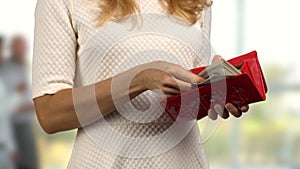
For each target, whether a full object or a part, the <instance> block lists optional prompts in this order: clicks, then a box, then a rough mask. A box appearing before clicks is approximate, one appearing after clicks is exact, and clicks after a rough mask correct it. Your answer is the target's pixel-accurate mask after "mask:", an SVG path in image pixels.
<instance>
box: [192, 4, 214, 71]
mask: <svg viewBox="0 0 300 169" xmlns="http://www.w3.org/2000/svg"><path fill="white" fill-rule="evenodd" d="M200 20H201V30H202V47H201V53H200V54H201V55H200V56H198V57H196V58H195V60H194V67H201V66H204V65H207V64H209V62H210V60H211V43H210V33H211V7H208V8H205V9H204V10H203V11H202V15H201V19H200Z"/></svg>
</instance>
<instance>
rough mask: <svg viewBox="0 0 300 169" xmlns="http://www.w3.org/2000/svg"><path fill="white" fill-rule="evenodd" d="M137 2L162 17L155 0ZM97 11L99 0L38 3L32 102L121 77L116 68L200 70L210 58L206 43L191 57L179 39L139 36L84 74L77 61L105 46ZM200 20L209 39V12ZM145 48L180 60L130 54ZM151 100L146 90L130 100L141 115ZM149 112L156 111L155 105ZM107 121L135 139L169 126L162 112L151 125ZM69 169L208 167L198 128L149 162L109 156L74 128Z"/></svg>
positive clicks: (115, 116) (114, 116) (90, 128)
mask: <svg viewBox="0 0 300 169" xmlns="http://www.w3.org/2000/svg"><path fill="white" fill-rule="evenodd" d="M138 4H139V6H140V8H141V11H142V13H163V11H162V8H161V7H160V6H159V2H158V1H157V0H139V1H138ZM100 12H101V10H100V9H99V8H98V5H97V2H96V1H92V0H38V3H37V8H36V25H35V42H34V58H33V93H32V95H33V98H36V97H39V96H42V95H45V94H53V93H56V92H57V91H60V90H63V89H67V88H73V87H80V86H85V85H88V84H92V83H95V82H97V81H101V80H104V79H106V78H108V77H111V76H114V75H116V74H117V73H120V72H121V71H122V70H121V69H120V65H122V66H123V67H122V68H123V69H124V70H126V69H128V68H130V67H126V65H131V66H132V65H139V64H142V63H146V62H150V61H153V60H165V61H169V62H173V63H177V64H180V65H182V66H183V67H185V68H187V69H190V68H193V67H195V66H201V65H202V64H203V63H207V61H208V60H209V55H207V52H208V51H210V46H209V42H208V41H205V40H202V43H199V46H200V45H202V46H201V48H202V50H201V51H202V52H203V56H202V57H201V59H199V58H197V57H195V55H194V53H193V52H192V51H191V50H190V48H189V47H187V46H184V45H182V43H181V42H179V41H177V40H174V39H172V38H169V37H167V36H159V35H140V36H135V37H131V38H127V39H125V40H123V41H120V42H119V43H118V44H116V45H114V46H113V47H112V48H111V49H110V50H109V52H108V53H107V54H106V55H105V57H104V58H103V60H102V61H101V62H100V65H99V70H89V69H84V70H82V67H80V65H78V64H77V63H78V61H81V60H88V59H90V58H84V54H85V52H86V51H92V50H93V49H89V47H88V44H89V42H91V41H93V40H94V41H95V42H97V39H99V41H102V43H104V42H105V39H103V38H102V36H101V34H99V30H98V29H99V28H97V27H96V24H97V16H98V15H99V13H100ZM203 16H204V17H203V18H202V19H201V20H200V21H199V22H197V24H195V25H193V26H195V27H197V28H198V29H200V28H202V32H203V34H202V35H203V37H204V36H205V37H207V38H209V33H210V9H207V10H205V12H204V13H203ZM201 25H202V26H201ZM103 37H104V36H103ZM101 38H102V40H101ZM95 39H96V40H95ZM202 39H205V38H202ZM99 44H100V42H99ZM95 46H97V44H96V45H95ZM147 49H155V51H166V52H170V53H174V54H176V55H177V56H178V57H179V60H180V61H181V62H180V63H178V59H176V58H169V57H166V58H160V56H162V55H161V53H155V52H154V53H152V55H153V56H151V57H140V55H134V56H132V54H135V53H138V52H140V51H145V50H147ZM91 57H92V56H91ZM93 71H94V72H95V71H96V78H95V79H93V78H89V77H88V76H89V75H90V74H91V73H92V72H93ZM154 99H156V98H155V97H154V95H153V93H152V92H151V91H147V92H144V93H142V94H141V95H139V96H137V97H136V98H134V99H133V100H132V101H131V102H132V105H133V106H134V107H135V108H136V109H138V110H140V111H145V110H147V109H148V108H149V105H150V103H151V102H152V101H153V100H154ZM153 109H155V110H156V109H157V110H159V106H157V107H154V108H153ZM105 120H106V121H107V122H108V123H109V124H110V125H111V126H112V127H113V128H114V129H115V130H116V131H118V132H119V133H122V134H124V135H126V136H128V137H134V138H148V137H152V136H156V135H158V134H160V133H162V132H164V131H165V130H167V129H168V128H169V127H170V126H171V125H172V123H173V122H172V121H171V119H170V118H169V116H168V115H167V114H166V113H163V114H162V115H161V116H160V117H159V118H158V119H156V120H155V121H153V122H151V123H136V122H133V121H130V120H128V119H126V118H124V117H123V116H122V115H120V113H119V112H118V111H115V112H113V113H111V114H110V115H108V116H107V117H105ZM99 123H101V122H95V123H93V124H90V125H89V126H88V129H87V131H88V132H91V133H94V134H95V135H97V127H98V126H99V125H100V126H101V124H99ZM115 141H117V140H115ZM162 144H163V143H162ZM68 168H71V169H77V168H78V169H82V168H85V169H94V168H97V169H119V168H122V169H133V168H136V169H140V168H146V169H147V168H149V169H156V168H159V169H169V168H170V169H177V168H178V169H181V168H184V169H186V168H188V169H199V168H208V161H207V158H206V155H205V151H204V149H203V146H202V144H201V143H200V132H199V129H198V126H197V124H195V125H194V126H193V128H192V129H191V131H190V132H189V133H188V135H187V136H186V137H185V138H184V139H183V140H182V141H181V142H180V143H179V144H177V145H176V146H175V147H174V148H172V149H171V150H169V151H167V152H166V153H164V154H160V155H157V156H153V157H147V158H129V157H122V156H118V155H115V154H112V153H110V152H108V151H106V150H104V149H102V148H101V147H100V146H98V145H97V144H95V142H94V141H93V139H91V137H90V136H89V134H87V132H86V131H85V130H83V129H78V133H77V136H76V141H75V145H74V148H73V152H72V155H71V159H70V162H69V165H68Z"/></svg>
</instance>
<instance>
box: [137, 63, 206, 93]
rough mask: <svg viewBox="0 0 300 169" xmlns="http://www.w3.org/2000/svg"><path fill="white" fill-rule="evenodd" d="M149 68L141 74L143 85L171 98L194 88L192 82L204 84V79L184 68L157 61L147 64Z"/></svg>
mask: <svg viewBox="0 0 300 169" xmlns="http://www.w3.org/2000/svg"><path fill="white" fill-rule="evenodd" d="M144 66H146V67H149V68H147V69H144V70H143V71H141V72H140V73H139V75H138V76H140V79H141V83H142V84H143V86H144V88H146V89H148V90H156V89H159V90H161V91H162V92H163V93H164V94H165V95H166V97H167V98H168V97H171V96H174V95H177V94H180V93H182V92H185V91H188V90H190V89H191V88H192V86H191V82H198V83H199V82H202V81H203V80H204V78H202V77H200V76H198V75H196V74H194V73H192V72H190V71H188V70H186V69H184V68H183V67H182V66H180V65H177V64H174V63H169V62H164V61H155V62H150V63H148V64H145V65H144Z"/></svg>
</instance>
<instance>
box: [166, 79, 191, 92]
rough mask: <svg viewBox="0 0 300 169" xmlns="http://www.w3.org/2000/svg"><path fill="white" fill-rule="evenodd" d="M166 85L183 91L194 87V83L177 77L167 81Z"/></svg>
mask: <svg viewBox="0 0 300 169" xmlns="http://www.w3.org/2000/svg"><path fill="white" fill-rule="evenodd" d="M166 86H167V87H172V88H175V89H177V90H179V91H182V92H184V91H188V90H191V89H192V84H191V83H187V82H184V81H182V80H179V79H175V78H174V79H173V80H170V82H169V83H167V84H166Z"/></svg>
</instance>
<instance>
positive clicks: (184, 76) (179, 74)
mask: <svg viewBox="0 0 300 169" xmlns="http://www.w3.org/2000/svg"><path fill="white" fill-rule="evenodd" d="M173 76H174V77H176V78H177V79H179V80H182V81H184V82H187V83H200V82H202V81H204V80H205V79H204V78H203V77H200V76H198V75H196V74H194V73H192V72H190V71H189V70H186V69H184V68H183V67H181V66H179V67H178V69H177V71H176V72H173Z"/></svg>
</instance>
